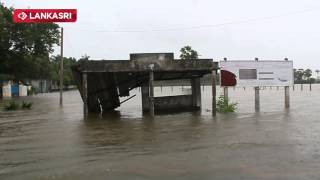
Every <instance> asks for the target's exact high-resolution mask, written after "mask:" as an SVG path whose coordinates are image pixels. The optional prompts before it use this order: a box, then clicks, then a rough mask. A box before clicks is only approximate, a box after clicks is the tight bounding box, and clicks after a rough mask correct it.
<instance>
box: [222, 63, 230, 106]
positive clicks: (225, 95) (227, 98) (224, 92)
mask: <svg viewBox="0 0 320 180" xmlns="http://www.w3.org/2000/svg"><path fill="white" fill-rule="evenodd" d="M223 61H227V58H223ZM223 97H224V99H225V100H226V101H227V102H229V94H228V86H224V87H223Z"/></svg>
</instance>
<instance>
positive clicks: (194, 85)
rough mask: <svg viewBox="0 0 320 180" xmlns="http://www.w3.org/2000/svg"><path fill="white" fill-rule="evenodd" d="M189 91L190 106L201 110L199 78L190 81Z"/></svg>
mask: <svg viewBox="0 0 320 180" xmlns="http://www.w3.org/2000/svg"><path fill="white" fill-rule="evenodd" d="M191 89H192V106H193V107H195V108H201V85H200V78H193V79H191Z"/></svg>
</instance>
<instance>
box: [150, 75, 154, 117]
mask: <svg viewBox="0 0 320 180" xmlns="http://www.w3.org/2000/svg"><path fill="white" fill-rule="evenodd" d="M153 81H154V74H153V71H152V70H151V71H150V72H149V113H150V116H152V117H153V116H154V82H153Z"/></svg>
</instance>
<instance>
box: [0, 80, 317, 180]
mask: <svg viewBox="0 0 320 180" xmlns="http://www.w3.org/2000/svg"><path fill="white" fill-rule="evenodd" d="M201 90H202V110H201V111H199V112H180V113H170V114H161V115H156V116H155V118H154V119H150V118H148V117H147V116H143V114H142V112H141V103H140V102H141V97H140V92H139V90H138V89H136V90H134V91H132V92H131V94H137V96H136V97H134V98H133V99H131V100H129V101H128V102H126V103H125V104H123V105H122V106H121V108H119V109H117V111H116V112H115V113H111V114H104V115H99V114H93V115H92V114H91V115H89V117H87V118H85V117H84V116H83V113H82V100H81V98H80V96H79V93H78V92H77V91H69V92H66V93H64V106H63V108H60V107H59V103H58V99H59V98H58V95H59V94H58V93H50V94H40V95H36V96H32V97H26V98H19V99H17V100H18V101H22V100H27V101H31V102H33V109H32V110H19V111H15V112H7V111H3V110H2V108H1V110H0V179H1V180H2V179H19V180H20V179H24V180H25V179H41V180H45V179H112V180H117V179H130V180H134V179H159V180H162V179H181V180H182V179H183V180H185V179H195V180H198V179H223V180H226V179H230V180H231V179H232V180H233V179H245V180H247V179H288V180H289V179H290V180H293V179H294V180H295V179H296V180H301V179H319V178H320V171H319V169H320V96H319V92H320V86H317V85H314V86H313V89H312V91H311V92H310V91H309V89H308V86H307V85H305V87H304V91H300V86H297V85H296V88H295V91H292V88H291V89H290V95H291V99H290V100H291V107H290V109H289V110H285V109H284V91H283V89H279V90H277V89H276V88H273V89H272V90H270V89H269V87H267V88H266V89H265V90H261V91H260V95H261V112H260V113H256V112H255V111H254V91H253V90H252V88H246V90H244V89H243V88H239V89H235V90H234V89H232V88H231V89H230V90H229V97H230V99H231V101H235V102H238V103H239V104H238V110H237V112H236V113H232V114H228V115H224V114H218V115H217V117H215V118H214V117H212V116H211V87H209V86H208V87H205V88H204V89H202V88H201ZM156 91H157V92H156V94H158V95H159V94H175V93H177V94H179V92H180V93H181V87H174V89H173V92H172V89H171V87H164V88H163V89H162V92H161V89H160V88H156ZM187 92H188V90H187V89H184V91H183V93H187ZM218 93H221V92H218ZM6 101H7V100H0V107H3V105H4V103H5V102H6Z"/></svg>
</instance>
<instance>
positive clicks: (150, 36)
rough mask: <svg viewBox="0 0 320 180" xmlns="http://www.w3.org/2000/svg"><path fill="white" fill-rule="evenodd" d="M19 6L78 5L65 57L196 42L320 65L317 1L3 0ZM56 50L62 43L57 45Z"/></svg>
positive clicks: (218, 52)
mask: <svg viewBox="0 0 320 180" xmlns="http://www.w3.org/2000/svg"><path fill="white" fill-rule="evenodd" d="M0 1H2V2H4V3H5V4H6V5H7V6H13V7H15V8H76V9H78V21H77V23H71V24H61V25H62V26H63V27H64V28H65V56H73V57H77V58H78V57H81V56H82V55H84V54H87V55H89V56H90V57H91V59H129V54H130V53H143V52H174V53H175V57H176V58H178V57H179V49H180V48H181V47H183V46H185V45H191V46H192V47H193V48H194V49H195V50H197V51H198V52H199V53H200V54H201V58H213V59H214V60H216V61H219V60H221V59H222V58H223V57H227V58H228V59H230V60H239V59H240V60H250V59H254V58H255V57H258V58H259V59H261V60H278V59H279V60H281V59H284V58H285V57H288V58H289V59H291V60H293V61H294V66H295V67H299V68H300V67H302V68H312V69H320V62H319V60H320V1H319V0H223V1H222V0H157V1H155V0H9V1H7V0H0ZM56 53H58V49H57V52H56Z"/></svg>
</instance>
